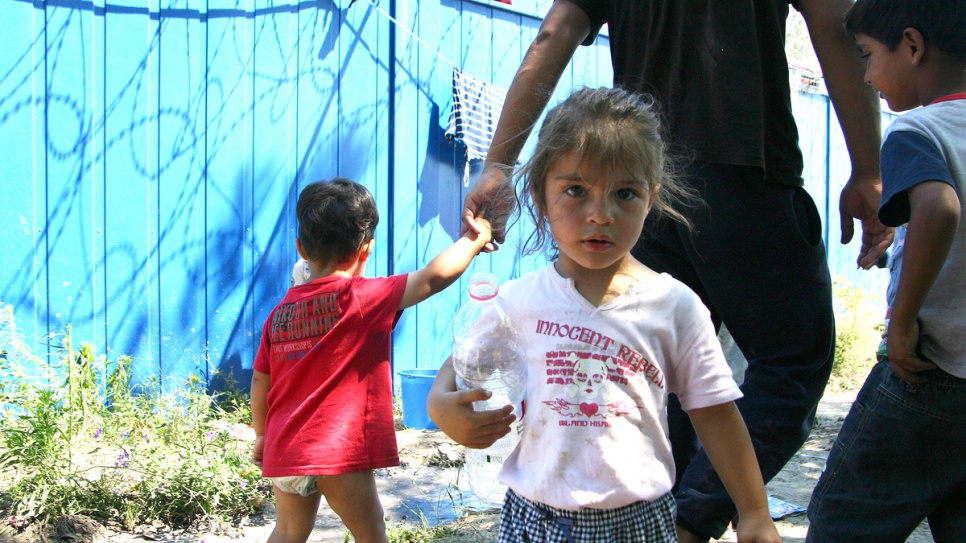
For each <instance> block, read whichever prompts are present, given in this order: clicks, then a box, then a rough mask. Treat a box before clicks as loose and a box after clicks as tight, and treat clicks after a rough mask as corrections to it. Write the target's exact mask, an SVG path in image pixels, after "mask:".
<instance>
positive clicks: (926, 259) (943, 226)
mask: <svg viewBox="0 0 966 543" xmlns="http://www.w3.org/2000/svg"><path fill="white" fill-rule="evenodd" d="M908 194H909V208H910V212H909V224H908V226H907V229H906V242H905V248H904V249H903V252H902V271H901V272H900V275H899V288H898V290H897V291H896V299H895V301H894V302H893V304H892V314H891V317H890V319H889V332H888V337H887V338H886V342H887V343H886V345H887V348H888V353H889V362H890V364H891V365H892V368H893V370H894V371H895V372H896V374H897V375H899V377H901V378H902V379H903V380H904V381H906V382H908V383H916V382H919V381H921V380H922V377H920V376H917V375H916V374H917V373H918V372H922V371H929V370H932V369H935V368H936V366H935V364H933V363H931V362H928V361H924V360H921V359H920V358H919V357H918V356H917V354H916V347H917V346H918V344H919V324H918V323H917V321H916V318H917V317H918V316H919V310H920V309H922V304H923V302H924V301H925V299H926V295H927V294H929V290H930V289H931V288H932V285H933V283H934V282H935V281H936V276H938V275H939V270H940V269H942V267H943V264H944V263H945V262H946V257H947V256H948V255H949V248H950V247H951V246H952V244H953V239H954V238H955V236H956V230H957V229H958V227H959V221H960V214H961V211H960V210H961V205H960V202H959V196H958V195H957V194H956V190H955V189H954V188H953V187H952V186H950V185H948V184H947V183H943V182H940V181H927V182H925V183H920V184H918V185H916V186H915V187H913V188H911V189H909V191H908Z"/></svg>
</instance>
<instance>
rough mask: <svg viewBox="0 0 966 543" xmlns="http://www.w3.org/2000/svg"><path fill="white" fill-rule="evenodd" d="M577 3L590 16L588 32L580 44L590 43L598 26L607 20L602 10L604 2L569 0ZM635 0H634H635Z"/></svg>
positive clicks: (594, 37)
mask: <svg viewBox="0 0 966 543" xmlns="http://www.w3.org/2000/svg"><path fill="white" fill-rule="evenodd" d="M571 1H572V2H573V3H574V4H577V7H579V8H580V9H581V10H583V12H584V13H586V14H587V17H588V18H590V34H588V35H587V39H585V40H584V41H583V43H581V44H580V45H592V44H593V43H594V40H596V39H597V34H599V33H600V28H601V27H602V26H604V23H606V22H607V15H606V13H605V12H604V2H601V1H600V0H571ZM635 1H636V0H635Z"/></svg>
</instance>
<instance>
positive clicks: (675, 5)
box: [574, 0, 802, 186]
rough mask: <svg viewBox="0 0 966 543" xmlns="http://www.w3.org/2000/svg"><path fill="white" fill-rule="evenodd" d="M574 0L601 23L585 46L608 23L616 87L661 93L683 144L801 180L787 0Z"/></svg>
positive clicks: (703, 156) (677, 143)
mask: <svg viewBox="0 0 966 543" xmlns="http://www.w3.org/2000/svg"><path fill="white" fill-rule="evenodd" d="M574 1H575V3H576V4H577V5H579V6H580V7H581V9H583V10H584V11H585V12H586V13H587V15H588V16H589V17H590V21H591V27H592V29H593V31H592V32H591V36H589V37H588V39H587V41H585V42H584V45H589V44H591V43H593V41H594V39H596V37H597V32H598V31H599V30H600V27H601V26H602V25H603V24H604V23H607V24H608V28H609V34H610V47H611V61H612V62H613V65H614V85H615V86H619V87H622V88H626V89H629V90H634V91H639V92H646V93H648V94H652V95H654V96H655V97H656V98H657V99H658V101H659V104H660V106H661V108H662V110H663V112H664V118H665V122H666V123H667V125H668V133H669V134H670V140H671V143H672V145H673V148H674V149H676V150H677V151H678V152H683V153H684V154H685V156H686V157H688V158H693V159H695V160H699V161H707V162H713V163H718V164H734V165H742V166H755V167H759V168H761V169H762V170H763V174H764V177H765V179H767V180H768V181H771V182H776V183H782V184H786V185H796V186H800V185H802V178H801V175H802V153H801V151H800V150H799V148H798V129H797V127H796V126H795V118H794V117H793V116H792V107H791V95H790V91H789V83H788V79H789V75H788V61H787V60H786V58H785V20H786V18H787V17H788V9H789V8H788V6H789V2H788V0H785V1H781V0H574Z"/></svg>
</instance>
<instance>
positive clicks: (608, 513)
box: [499, 490, 678, 543]
mask: <svg viewBox="0 0 966 543" xmlns="http://www.w3.org/2000/svg"><path fill="white" fill-rule="evenodd" d="M675 509H676V508H675V505H674V498H673V497H672V496H671V494H670V493H667V494H665V495H663V496H661V497H660V498H658V499H656V500H654V501H651V502H644V501H640V502H636V503H632V504H630V505H625V506H624V507H618V508H617V509H583V510H580V511H566V510H563V509H556V508H554V507H550V506H548V505H544V504H542V503H537V502H533V501H530V500H528V499H526V498H524V497H522V496H520V495H518V494H517V493H515V492H513V490H508V491H507V493H506V498H505V499H504V500H503V511H502V513H501V517H500V535H499V542H500V543H645V542H646V543H677V540H678V536H677V532H676V531H675V528H674V518H675V514H676V511H675Z"/></svg>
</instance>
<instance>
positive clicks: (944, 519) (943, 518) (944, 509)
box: [926, 449, 966, 543]
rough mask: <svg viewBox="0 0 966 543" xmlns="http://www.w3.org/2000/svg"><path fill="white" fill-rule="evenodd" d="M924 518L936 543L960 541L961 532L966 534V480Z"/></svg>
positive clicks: (961, 538)
mask: <svg viewBox="0 0 966 543" xmlns="http://www.w3.org/2000/svg"><path fill="white" fill-rule="evenodd" d="M960 450H962V449H960ZM926 518H928V519H929V529H930V530H931V531H932V538H933V540H934V541H935V542H936V543H958V542H960V541H962V540H963V534H966V482H964V483H962V484H960V485H958V486H956V487H954V488H953V489H952V490H951V491H950V492H949V494H948V495H947V496H946V499H944V500H943V502H942V503H941V504H940V505H939V507H938V508H937V509H936V510H935V511H933V512H932V513H930V514H929V515H928V516H927V517H926Z"/></svg>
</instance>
